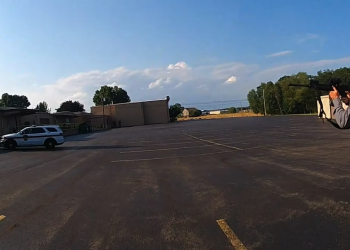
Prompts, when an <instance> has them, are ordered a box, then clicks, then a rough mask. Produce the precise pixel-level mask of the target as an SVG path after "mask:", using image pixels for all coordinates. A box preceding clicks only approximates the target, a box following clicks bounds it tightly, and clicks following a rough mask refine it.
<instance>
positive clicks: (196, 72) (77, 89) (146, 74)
mask: <svg viewBox="0 0 350 250" xmlns="http://www.w3.org/2000/svg"><path fill="white" fill-rule="evenodd" d="M349 63H350V57H345V58H339V59H332V60H320V61H311V62H301V63H294V64H285V65H280V66H277V67H271V68H266V67H261V66H259V65H257V64H244V63H239V62H232V63H225V64H219V65H211V66H199V67H190V66H189V65H187V64H186V63H185V62H180V63H175V64H170V65H172V66H170V65H169V66H168V67H166V66H165V67H159V68H149V69H140V70H130V69H127V68H124V67H119V68H115V69H111V70H107V71H100V70H94V71H89V72H81V73H77V74H74V75H71V76H68V77H65V78H61V79H58V80H57V81H56V82H54V83H52V84H48V85H41V86H39V87H37V88H35V91H34V90H33V88H30V87H28V88H27V89H22V92H21V94H25V95H27V96H28V98H29V100H30V102H31V103H32V104H33V106H35V105H36V104H37V103H39V102H40V101H47V102H48V104H49V106H50V108H52V109H55V108H58V107H59V104H60V103H61V102H62V101H65V100H69V99H75V100H79V101H80V102H82V103H83V104H84V105H85V109H86V110H87V111H89V110H90V107H91V106H93V102H92V98H93V95H94V92H95V91H96V90H97V89H99V88H100V87H101V86H102V85H110V86H123V88H124V89H125V90H126V91H127V92H128V94H129V96H130V98H131V101H143V100H152V99H164V98H165V97H166V96H167V95H168V96H170V102H184V103H186V102H193V101H198V102H200V101H218V100H233V99H243V98H244V99H245V98H246V96H247V93H248V91H249V90H250V89H252V88H255V87H256V86H258V85H259V84H260V83H261V82H266V81H270V80H271V81H276V80H278V79H279V78H280V77H281V76H283V75H286V74H288V75H290V74H294V73H298V72H299V71H304V72H305V71H306V72H308V73H310V74H315V73H316V72H317V70H320V69H325V68H332V67H333V68H338V67H342V66H346V65H348V64H349ZM237 79H239V81H238V80H237ZM223 83H226V84H223ZM232 83H234V84H232ZM8 89H9V88H8Z"/></svg>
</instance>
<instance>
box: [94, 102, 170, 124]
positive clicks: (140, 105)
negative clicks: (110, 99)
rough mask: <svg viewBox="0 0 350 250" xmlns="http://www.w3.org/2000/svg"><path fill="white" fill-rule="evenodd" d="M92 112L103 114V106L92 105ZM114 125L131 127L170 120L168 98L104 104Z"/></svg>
mask: <svg viewBox="0 0 350 250" xmlns="http://www.w3.org/2000/svg"><path fill="white" fill-rule="evenodd" d="M91 114H93V115H102V114H103V106H95V107H91ZM104 114H105V115H108V116H110V119H111V123H112V127H119V123H120V126H121V127H129V126H140V125H146V124H147V125H148V124H160V123H168V122H170V117H169V106H168V100H156V101H147V102H129V103H120V104H112V105H106V106H104Z"/></svg>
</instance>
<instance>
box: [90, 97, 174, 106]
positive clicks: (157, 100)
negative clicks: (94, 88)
mask: <svg viewBox="0 0 350 250" xmlns="http://www.w3.org/2000/svg"><path fill="white" fill-rule="evenodd" d="M159 101H167V102H169V100H167V99H156V100H148V101H139V102H124V103H115V104H106V105H104V106H105V107H107V106H118V105H128V104H138V103H145V102H159ZM102 106H103V105H98V106H91V108H95V107H102Z"/></svg>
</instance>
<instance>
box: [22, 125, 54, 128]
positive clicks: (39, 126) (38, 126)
mask: <svg viewBox="0 0 350 250" xmlns="http://www.w3.org/2000/svg"><path fill="white" fill-rule="evenodd" d="M31 127H36V128H46V127H56V128H59V127H60V126H59V125H31V126H28V127H27V128H31Z"/></svg>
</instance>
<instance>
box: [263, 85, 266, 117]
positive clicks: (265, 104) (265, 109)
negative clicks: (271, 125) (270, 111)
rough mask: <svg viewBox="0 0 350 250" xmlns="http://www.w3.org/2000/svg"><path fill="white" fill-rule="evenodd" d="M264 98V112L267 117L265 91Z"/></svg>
mask: <svg viewBox="0 0 350 250" xmlns="http://www.w3.org/2000/svg"><path fill="white" fill-rule="evenodd" d="M263 98H264V112H265V116H266V104H265V91H264V89H263Z"/></svg>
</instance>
